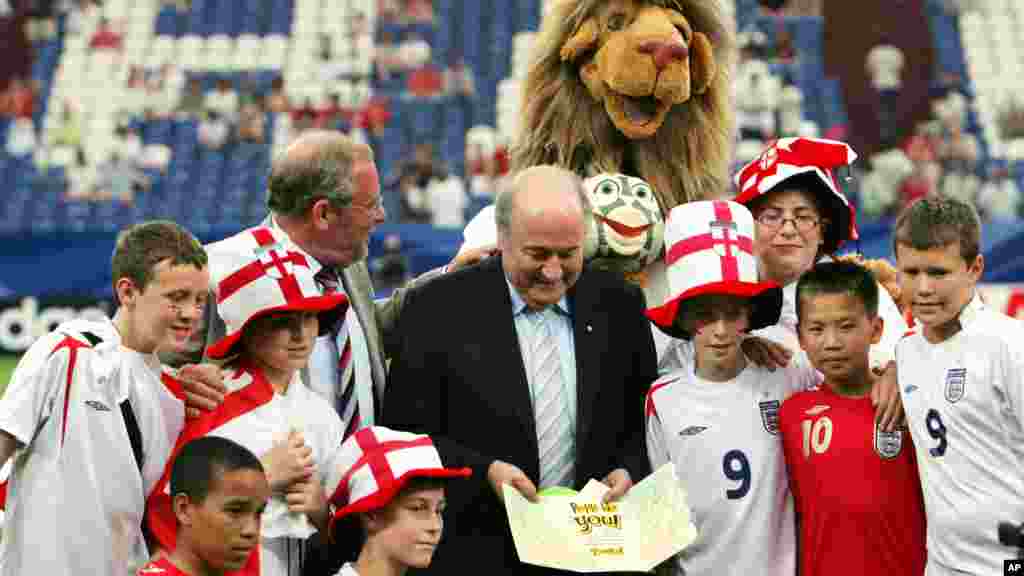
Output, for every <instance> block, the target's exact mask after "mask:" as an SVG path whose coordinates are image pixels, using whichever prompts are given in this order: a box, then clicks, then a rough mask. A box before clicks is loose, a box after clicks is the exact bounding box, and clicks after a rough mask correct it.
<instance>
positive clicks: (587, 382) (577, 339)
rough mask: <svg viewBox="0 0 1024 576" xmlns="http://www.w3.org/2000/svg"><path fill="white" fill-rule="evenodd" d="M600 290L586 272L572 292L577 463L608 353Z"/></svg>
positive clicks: (591, 417) (588, 430) (594, 406)
mask: <svg viewBox="0 0 1024 576" xmlns="http://www.w3.org/2000/svg"><path fill="white" fill-rule="evenodd" d="M599 292H600V291H599V290H598V289H597V288H595V287H594V286H592V285H591V283H589V282H587V281H586V269H584V272H583V273H582V274H581V275H580V278H579V280H578V281H577V282H576V284H575V285H574V286H573V288H572V289H571V290H570V291H569V305H570V307H571V309H572V319H573V327H572V331H573V343H574V346H575V349H576V462H580V461H581V455H582V454H583V449H584V447H585V443H586V440H587V437H588V434H589V433H590V427H591V425H592V424H593V416H594V410H595V408H596V401H597V393H598V390H599V387H600V383H601V373H600V372H601V362H600V361H599V360H598V359H599V358H601V356H602V355H603V354H606V353H607V352H608V351H607V350H605V348H606V346H605V345H604V344H605V343H606V341H607V332H608V330H607V327H606V326H605V325H604V319H605V317H604V316H602V315H600V314H594V310H596V309H597V306H598V301H597V300H598V298H599V296H600V294H599Z"/></svg>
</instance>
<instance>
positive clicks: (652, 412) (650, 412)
mask: <svg viewBox="0 0 1024 576" xmlns="http://www.w3.org/2000/svg"><path fill="white" fill-rule="evenodd" d="M676 380H678V378H673V379H671V380H666V381H664V382H659V383H657V384H655V385H654V386H651V389H650V390H648V391H647V402H646V403H645V406H644V408H645V409H644V414H646V415H647V417H648V418H650V417H651V416H657V415H658V410H657V408H655V406H654V393H655V392H657V391H658V390H660V389H662V388H664V387H665V386H667V385H669V384H671V383H673V382H675V381H676Z"/></svg>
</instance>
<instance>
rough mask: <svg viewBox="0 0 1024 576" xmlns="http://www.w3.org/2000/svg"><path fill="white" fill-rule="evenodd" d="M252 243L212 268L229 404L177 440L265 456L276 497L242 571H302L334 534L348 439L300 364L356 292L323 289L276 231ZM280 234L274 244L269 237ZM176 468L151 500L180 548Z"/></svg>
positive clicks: (159, 532)
mask: <svg viewBox="0 0 1024 576" xmlns="http://www.w3.org/2000/svg"><path fill="white" fill-rule="evenodd" d="M247 233H248V234H250V236H251V243H250V244H249V246H241V245H239V244H235V245H234V249H233V250H232V251H229V252H224V253H214V252H212V251H211V255H215V254H216V257H215V258H212V259H211V270H210V273H211V275H212V276H213V280H214V282H215V285H216V290H215V291H214V294H215V296H216V298H217V309H218V310H219V311H220V314H221V317H222V318H223V319H224V322H225V325H226V327H227V334H226V335H225V336H224V338H222V339H221V340H219V341H218V342H216V343H214V344H212V345H211V346H210V347H209V348H208V349H207V356H209V357H210V358H213V359H216V360H220V361H223V362H225V364H224V369H223V375H224V385H225V387H226V388H227V394H226V396H225V399H224V402H222V403H221V404H220V405H219V406H217V407H216V408H215V409H213V410H212V411H210V412H204V413H203V414H202V415H201V416H200V417H199V418H196V419H193V420H189V421H188V423H187V424H186V425H185V428H184V430H182V432H181V435H180V437H179V438H178V444H177V446H178V447H180V446H182V445H184V444H185V443H186V442H188V441H190V440H192V439H194V438H199V437H202V436H207V435H216V436H221V437H224V438H228V439H231V440H233V441H235V442H237V443H239V444H241V445H242V446H245V447H246V448H248V449H249V450H251V451H252V452H253V453H255V454H257V455H259V456H260V459H261V461H262V462H263V465H264V468H265V469H266V473H267V479H268V481H269V482H270V487H271V489H272V490H273V496H272V497H271V499H270V502H269V504H268V505H267V509H266V511H265V512H264V513H263V527H262V531H263V533H262V537H261V541H260V546H259V549H258V550H257V551H256V552H255V553H254V554H252V555H251V556H250V557H249V560H248V562H247V563H246V565H245V566H244V567H242V569H241V571H240V572H239V573H240V574H246V575H252V576H286V575H293V576H297V575H298V574H300V573H301V572H302V570H303V562H304V554H303V549H304V547H305V544H306V540H307V539H309V538H312V537H317V533H320V534H324V533H326V527H327V521H328V505H327V494H330V493H332V492H333V491H334V488H335V487H336V486H337V485H338V482H339V481H340V477H339V476H337V474H336V471H337V470H336V469H337V466H335V465H334V464H333V462H334V459H335V458H336V457H337V456H338V454H339V450H340V447H341V443H342V441H343V439H344V432H345V430H344V428H343V427H342V422H341V418H340V417H339V416H338V413H337V412H336V411H335V410H334V408H332V407H331V405H330V404H328V403H327V401H326V400H324V399H323V398H322V397H321V396H320V395H318V394H317V393H316V392H314V391H313V390H311V389H309V388H308V387H307V386H306V385H305V384H304V383H303V382H302V379H301V376H300V370H302V368H303V367H305V366H306V365H307V363H308V361H309V355H310V354H311V353H312V350H313V344H314V342H315V340H316V338H317V335H318V334H319V333H320V332H321V330H323V331H325V332H326V331H327V330H329V329H330V327H331V326H332V325H333V324H334V322H336V321H337V319H339V318H341V317H343V314H344V312H345V310H346V308H347V304H348V299H347V298H346V297H345V295H344V294H342V293H340V292H337V293H333V294H324V295H321V293H320V290H319V288H318V287H317V284H316V281H315V280H314V277H313V272H312V270H311V268H310V262H309V260H308V259H307V257H306V256H305V255H303V254H302V253H300V252H298V251H296V250H294V249H292V248H291V246H292V245H291V244H290V243H288V242H287V239H285V238H284V237H283V236H281V233H280V232H278V231H276V230H271V229H269V228H255V229H252V230H250V231H248V232H247ZM266 236H269V237H271V238H272V239H273V240H274V242H271V243H269V244H267V243H266V242H263V241H262V240H259V241H258V239H260V238H264V237H266ZM170 473H171V469H170V466H168V469H167V470H166V472H165V474H164V477H163V478H162V479H161V480H160V482H159V483H158V485H157V488H156V490H154V493H153V495H152V497H151V498H150V502H149V517H148V523H149V527H150V530H151V531H152V533H153V536H154V537H155V538H156V540H157V541H158V543H159V545H160V547H161V548H163V549H165V550H167V551H172V550H174V546H175V541H176V530H177V528H178V525H177V524H176V523H175V518H174V514H173V510H172V507H171V499H172V496H173V495H172V494H171V493H170V491H169V490H168V480H169V476H170Z"/></svg>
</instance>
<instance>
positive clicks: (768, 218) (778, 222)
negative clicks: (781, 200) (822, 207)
mask: <svg viewBox="0 0 1024 576" xmlns="http://www.w3.org/2000/svg"><path fill="white" fill-rule="evenodd" d="M757 221H758V222H759V223H760V224H761V225H762V226H764V227H765V228H771V229H775V228H782V227H783V226H785V225H786V222H792V223H793V227H794V228H796V229H797V230H798V231H800V232H807V231H808V230H811V229H813V228H814V227H815V226H817V225H818V224H819V223H820V222H821V220H820V219H818V218H817V217H815V216H811V215H810V214H803V213H801V214H794V215H793V216H792V217H790V218H786V217H785V213H783V212H782V211H779V210H765V211H764V212H761V213H760V214H758V215H757Z"/></svg>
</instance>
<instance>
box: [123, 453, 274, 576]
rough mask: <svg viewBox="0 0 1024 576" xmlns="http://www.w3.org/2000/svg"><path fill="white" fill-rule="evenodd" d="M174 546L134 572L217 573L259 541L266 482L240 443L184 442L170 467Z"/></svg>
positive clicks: (234, 565) (240, 561) (147, 575)
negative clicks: (174, 532) (175, 543)
mask: <svg viewBox="0 0 1024 576" xmlns="http://www.w3.org/2000/svg"><path fill="white" fill-rule="evenodd" d="M171 494H172V495H173V498H174V503H173V508H174V516H175V520H176V522H177V524H178V538H177V546H175V548H174V552H171V553H170V554H169V555H163V554H160V555H158V557H156V558H154V559H153V561H152V562H150V563H149V564H147V565H146V566H145V567H143V568H142V569H141V570H139V572H138V576H220V575H222V574H224V573H225V572H233V571H236V570H238V569H240V568H241V567H242V566H245V564H246V562H247V561H248V560H249V555H250V554H251V553H252V551H253V550H255V549H256V548H258V547H259V543H260V516H261V514H262V513H263V509H264V508H266V506H267V499H268V498H269V497H270V484H268V483H267V478H266V474H265V473H264V471H263V466H262V464H260V461H259V459H258V458H256V456H255V455H253V453H252V452H250V451H249V450H248V449H246V448H245V447H243V446H242V445H240V444H237V443H235V442H232V441H231V440H228V439H226V438H220V437H218V436H204V437H202V438H198V439H196V440H193V441H191V442H189V443H188V444H186V445H185V446H184V447H183V448H182V449H181V452H179V453H178V457H177V458H175V460H174V464H173V465H172V468H171Z"/></svg>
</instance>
